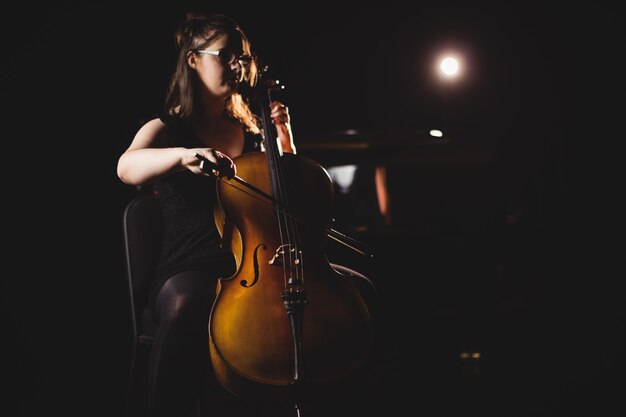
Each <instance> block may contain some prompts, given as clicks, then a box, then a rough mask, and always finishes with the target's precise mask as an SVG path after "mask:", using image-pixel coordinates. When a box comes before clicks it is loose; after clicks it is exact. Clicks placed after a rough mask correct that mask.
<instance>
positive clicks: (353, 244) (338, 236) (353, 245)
mask: <svg viewBox="0 0 626 417" xmlns="http://www.w3.org/2000/svg"><path fill="white" fill-rule="evenodd" d="M217 179H218V180H219V181H220V182H222V183H223V184H225V185H228V186H229V187H232V188H234V189H236V190H239V191H241V192H242V193H245V194H247V195H248V196H250V197H251V198H254V199H257V200H259V201H260V202H261V203H262V204H265V205H267V206H271V207H272V210H276V211H280V212H282V214H284V215H285V216H288V217H291V218H292V219H293V221H295V222H297V223H299V224H300V225H302V226H305V227H308V228H309V229H310V230H312V231H314V232H315V233H318V234H320V235H324V236H326V237H328V238H331V239H333V240H334V241H336V242H338V243H341V244H342V245H344V246H346V247H348V248H350V249H352V250H354V251H355V252H358V253H360V254H361V255H368V256H370V257H371V256H372V255H371V253H370V252H369V249H368V247H367V245H366V244H365V243H363V242H360V241H357V240H356V239H354V238H351V237H349V236H347V235H345V234H343V233H340V232H338V231H336V230H334V229H328V230H326V231H324V230H322V229H320V228H318V227H316V226H313V225H312V224H310V223H308V222H306V221H305V220H304V219H301V218H299V217H297V216H295V215H292V214H291V213H287V212H286V211H285V210H284V209H282V208H281V207H280V206H281V204H280V202H278V201H274V202H272V201H269V202H268V201H267V200H266V199H267V196H266V195H265V194H264V195H263V196H262V197H263V198H262V197H260V196H258V195H256V194H254V193H252V192H250V191H248V190H246V189H245V188H242V187H240V186H238V185H237V184H232V183H231V182H229V181H228V180H226V179H224V178H217ZM270 203H276V204H270ZM359 246H360V247H361V249H360V248H359Z"/></svg>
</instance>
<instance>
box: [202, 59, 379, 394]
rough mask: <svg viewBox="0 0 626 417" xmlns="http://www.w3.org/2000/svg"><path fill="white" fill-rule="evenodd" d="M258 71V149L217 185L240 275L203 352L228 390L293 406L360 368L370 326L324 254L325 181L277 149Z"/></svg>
mask: <svg viewBox="0 0 626 417" xmlns="http://www.w3.org/2000/svg"><path fill="white" fill-rule="evenodd" d="M265 72H266V69H265V70H264V71H262V72H261V77H260V79H259V81H258V82H257V85H256V88H255V94H256V99H257V100H258V103H259V108H260V110H261V114H262V116H263V117H262V126H263V130H262V131H263V136H264V145H265V151H260V152H252V153H246V154H243V155H240V156H239V157H236V158H235V159H234V161H235V164H236V166H237V176H235V177H234V178H231V179H226V178H221V179H220V180H219V181H218V182H217V192H218V205H219V213H221V215H218V216H216V219H217V220H216V221H217V222H219V220H220V219H222V220H223V224H218V229H219V230H220V232H221V234H222V240H223V242H225V244H226V245H227V246H229V248H230V249H231V251H232V252H233V253H234V255H235V259H236V264H237V271H236V272H235V274H234V275H232V276H231V277H227V278H220V280H219V282H218V289H217V296H216V299H215V302H214V304H213V306H212V309H211V315H210V318H209V352H210V359H211V363H212V365H213V368H214V371H215V375H216V378H217V380H218V382H219V383H220V384H221V385H222V386H223V387H224V388H226V390H227V391H229V392H231V393H232V394H234V395H235V396H237V397H240V398H252V399H257V400H258V399H276V398H278V399H292V400H294V401H296V402H297V401H298V398H301V396H302V395H303V394H304V395H307V394H308V393H315V392H316V389H317V388H319V387H324V386H326V385H327V384H330V383H333V382H340V381H342V380H343V379H344V378H346V377H348V376H350V375H351V374H353V373H354V372H355V371H356V370H358V369H359V368H360V367H361V366H362V365H363V364H364V363H365V362H366V360H367V358H368V356H369V354H370V351H371V349H372V344H373V328H372V323H371V318H370V313H369V311H368V307H367V305H366V304H365V302H364V299H363V298H362V297H361V295H360V294H359V291H358V290H357V288H356V286H355V284H354V282H353V281H352V279H351V278H350V277H349V276H347V275H344V274H342V273H340V272H338V271H337V270H336V269H334V268H333V267H332V265H331V264H330V263H329V260H328V258H327V256H326V253H325V237H326V236H330V237H333V234H332V233H330V231H331V229H329V225H330V224H331V223H332V213H331V206H332V199H333V184H332V180H331V179H330V176H329V175H328V172H327V171H326V170H325V169H324V168H323V167H322V166H320V165H319V164H317V163H316V162H315V161H313V160H311V159H308V158H306V157H303V156H299V155H296V154H290V153H284V154H283V153H282V152H281V151H280V149H279V147H278V143H277V140H276V138H275V137H273V136H272V134H271V132H272V131H274V130H275V129H273V125H272V123H271V119H270V116H269V114H268V113H269V112H268V110H267V109H269V104H270V102H271V98H270V92H271V91H272V90H274V89H277V87H278V83H277V82H276V81H274V80H270V79H267V78H266V77H265ZM242 178H245V180H242ZM242 184H244V185H246V187H241V185H242ZM250 190H252V191H250ZM322 230H323V231H326V233H320V231H322ZM336 235H337V234H335V235H334V236H335V237H334V238H336ZM295 392H297V394H294V393H295ZM294 397H298V398H294Z"/></svg>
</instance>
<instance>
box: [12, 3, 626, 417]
mask: <svg viewBox="0 0 626 417" xmlns="http://www.w3.org/2000/svg"><path fill="white" fill-rule="evenodd" d="M457 3H458V4H457ZM198 4H200V3H198V2H165V3H163V4H158V5H157V4H155V3H149V2H133V3H130V2H124V3H123V2H102V3H92V2H81V1H75V2H66V3H64V4H48V5H39V4H34V3H33V4H31V3H30V2H23V3H14V4H11V5H9V6H4V10H3V13H2V29H1V30H2V34H1V39H2V44H1V45H2V48H1V51H0V53H1V54H2V61H1V68H2V72H1V73H0V76H1V77H2V78H1V80H2V105H3V109H2V113H1V114H2V116H3V120H4V123H3V125H4V126H5V129H4V133H3V135H2V137H3V139H4V140H3V157H4V158H3V159H4V164H3V171H4V180H3V182H2V185H3V191H4V194H5V197H4V204H3V206H4V207H3V208H4V210H3V213H5V228H4V240H5V246H4V247H5V249H4V250H5V256H4V259H5V265H6V266H5V273H4V277H3V280H2V282H3V288H2V294H3V310H2V312H3V314H2V323H3V327H4V329H5V330H6V333H5V335H6V337H4V338H3V342H2V345H3V346H2V347H3V351H4V352H6V353H3V355H2V358H3V364H2V367H3V369H5V370H6V372H2V373H3V378H4V379H6V384H5V386H8V387H9V389H8V391H6V388H5V394H6V399H5V400H3V406H6V407H7V409H8V414H7V415H25V416H26V415H28V416H30V415H39V414H40V413H41V412H52V411H57V412H61V413H65V414H71V415H74V414H76V415H82V414H84V413H86V412H88V413H89V414H92V415H93V414H94V413H95V414H102V415H111V416H112V415H119V407H120V398H121V393H122V391H123V388H124V385H123V381H124V378H125V372H126V365H127V356H128V349H129V340H128V337H129V335H130V333H129V330H128V329H129V328H128V325H129V323H128V320H129V316H128V310H127V306H126V287H125V285H126V284H125V277H124V273H123V258H122V246H121V213H122V210H123V207H124V205H125V204H126V202H128V200H129V199H130V198H131V197H132V196H133V195H134V193H135V190H134V189H132V187H128V186H125V185H123V184H121V183H120V182H119V180H118V179H117V177H116V174H115V165H116V161H117V157H118V156H119V154H120V153H121V152H122V151H123V150H124V149H125V147H126V146H127V145H128V144H129V142H130V140H131V139H132V135H133V134H134V132H135V130H136V129H137V127H138V126H139V124H140V123H141V121H142V120H145V119H146V118H147V117H151V116H152V115H153V114H154V113H155V112H156V111H158V110H159V105H160V100H161V99H162V97H163V93H164V91H165V86H166V83H167V77H168V75H169V73H170V70H171V68H172V65H173V47H172V36H171V34H172V31H173V29H174V27H175V25H176V23H177V21H178V19H179V18H180V16H181V13H182V12H183V11H184V10H186V9H187V8H189V7H195V6H197V5H198ZM207 6H208V7H211V6H214V7H213V9H214V10H219V11H222V12H225V13H226V14H229V15H231V16H232V17H234V18H235V19H236V20H238V21H239V22H240V23H241V25H242V26H243V27H244V29H245V30H246V31H247V33H248V35H249V37H250V38H251V40H252V41H253V45H254V47H255V48H256V50H257V52H258V53H259V54H260V55H261V56H262V57H263V59H264V61H265V62H266V63H268V64H269V65H270V66H271V68H272V70H273V71H274V73H275V74H277V75H279V76H280V77H281V79H282V81H283V82H284V84H286V85H287V86H288V89H287V90H286V92H285V97H284V101H285V102H287V104H288V105H289V106H290V109H291V112H292V116H293V117H294V122H293V124H294V130H295V132H296V140H297V142H298V144H299V146H300V147H301V152H302V153H304V154H307V152H309V154H310V155H312V156H315V157H316V158H319V160H320V162H321V163H325V161H330V160H331V159H332V158H333V157H335V158H338V159H339V160H341V158H344V159H345V161H347V162H349V161H350V160H351V159H353V158H355V154H350V153H347V154H346V153H341V151H338V150H333V151H328V152H327V153H319V152H318V153H315V149H316V148H315V146H314V145H315V144H318V142H320V141H323V140H324V139H326V138H332V137H334V136H333V134H334V133H333V132H337V131H342V130H345V129H358V130H359V131H360V132H366V133H367V134H369V135H370V136H367V135H366V136H367V137H368V138H372V140H373V141H374V142H375V143H376V147H375V149H376V150H378V151H377V152H373V153H370V154H366V155H360V156H359V158H361V159H359V162H360V163H361V164H363V166H364V167H365V168H366V169H365V171H367V169H369V168H370V167H371V166H373V165H375V164H384V165H388V167H389V175H390V187H391V188H390V189H391V191H392V192H393V196H394V198H395V200H394V207H395V209H396V211H395V213H396V223H395V224H394V227H393V228H392V229H376V230H375V231H373V232H371V233H370V234H367V233H365V234H362V235H359V236H361V237H364V238H365V239H367V240H368V243H370V244H371V245H372V246H373V248H374V249H376V250H377V251H378V255H379V256H378V258H377V260H376V262H375V263H373V264H372V263H368V262H369V261H368V262H365V261H363V260H361V259H356V260H355V259H354V258H352V257H351V256H350V255H345V254H344V253H342V252H337V253H336V254H335V255H336V256H337V257H339V258H341V257H344V256H345V259H344V261H346V262H348V263H353V265H355V266H357V267H363V268H364V269H365V270H366V271H367V272H369V273H371V274H372V275H373V277H374V279H375V280H376V282H377V284H378V285H379V287H380V288H381V290H382V292H383V295H384V299H385V301H386V303H385V306H386V309H387V315H386V316H387V326H388V331H389V335H390V337H389V346H388V351H389V352H390V353H389V356H390V357H392V359H389V372H388V374H389V375H391V378H390V382H396V377H399V376H400V375H405V374H408V375H416V374H418V373H419V370H418V365H416V364H415V362H413V361H407V360H406V359H405V358H407V357H413V355H414V354H415V352H422V353H423V352H429V353H432V352H433V351H444V352H445V351H446V349H448V350H450V351H454V350H455V349H457V348H460V347H462V345H463V343H464V342H463V340H465V341H467V340H470V339H471V337H469V338H468V337H467V335H466V333H471V332H473V331H474V332H475V334H478V335H480V337H479V338H480V339H481V340H482V341H483V343H485V344H487V345H488V346H489V348H490V349H492V350H493V352H494V356H498V354H499V355H501V356H506V355H507V354H508V353H512V352H514V353H515V354H517V355H518V356H516V357H515V359H514V358H511V357H509V358H508V359H502V360H501V362H498V363H499V364H501V365H502V364H504V365H503V366H504V367H505V368H506V369H507V371H509V370H510V371H511V372H512V375H515V373H516V372H517V373H519V374H520V381H524V384H522V383H520V384H519V385H518V386H516V387H515V388H516V389H518V390H521V392H525V391H524V389H525V387H527V386H528V385H526V384H525V383H526V382H527V383H528V384H529V385H533V386H534V387H535V388H533V389H532V390H530V391H531V392H532V393H533V394H534V395H536V396H537V397H540V398H542V400H541V401H542V404H543V407H544V409H547V410H549V411H548V412H549V413H552V415H565V414H568V413H570V412H571V411H575V410H577V409H580V408H581V407H583V408H584V407H587V408H586V410H588V411H590V412H591V411H593V410H596V411H597V410H598V408H594V407H600V409H602V410H608V409H609V408H610V407H615V406H617V407H620V406H621V407H622V408H623V405H622V404H618V401H617V399H616V398H617V397H616V394H617V393H618V392H619V391H618V387H620V385H616V384H613V383H610V382H608V381H609V379H610V378H612V377H621V374H620V373H619V372H618V370H619V369H621V367H622V366H623V354H624V340H623V335H624V331H623V330H624V329H623V319H624V315H623V301H624V300H623V285H622V284H621V281H622V279H621V274H620V271H619V269H617V268H616V265H617V263H616V262H615V260H619V255H620V251H619V250H618V248H619V246H618V243H615V242H619V238H620V237H621V233H620V230H621V229H620V228H619V226H621V221H620V216H619V214H620V213H619V211H618V210H617V205H616V202H617V201H619V197H620V196H619V194H620V190H621V187H620V185H621V184H619V181H617V179H619V170H618V167H619V166H620V164H619V163H618V162H616V161H615V159H616V158H615V157H616V156H617V155H618V153H617V152H616V151H615V149H617V148H614V147H612V146H609V145H615V144H618V143H619V141H620V140H621V138H622V136H623V134H622V130H621V126H620V121H621V118H622V116H621V111H620V110H621V109H622V108H623V106H622V105H621V104H620V101H619V100H620V98H621V96H622V94H621V93H623V81H622V80H621V79H620V77H621V76H622V74H623V55H624V51H623V46H622V44H621V39H623V38H624V19H623V15H622V14H621V13H618V12H617V11H616V10H615V9H614V8H612V7H609V6H606V5H604V4H602V3H601V2H595V3H594V6H593V7H591V6H585V7H579V6H571V5H568V6H567V7H563V6H562V5H559V6H558V7H557V5H549V4H548V5H546V4H544V3H542V2H536V3H535V2H525V3H523V4H520V3H518V4H507V3H504V2H491V3H489V2H478V3H473V4H471V5H468V4H465V2H443V3H442V2H439V3H438V4H437V5H433V4H429V3H418V4H410V5H409V4H404V2H394V1H391V2H385V3H384V4H380V5H371V6H365V5H361V4H359V3H358V2H348V3H343V4H333V3H331V2H328V3H326V2H310V3H302V4H297V5H296V4H291V3H277V4H272V5H265V4H259V3H254V4H251V5H243V4H233V3H232V2H224V3H220V2H214V3H211V4H210V5H207ZM448 43H454V44H455V45H460V46H461V47H462V48H464V50H465V51H466V58H468V62H469V64H470V69H469V72H468V73H467V74H466V79H465V81H463V82H462V83H460V85H459V86H457V87H458V88H457V89H456V90H453V89H448V90H445V91H444V89H445V87H442V86H441V85H439V84H438V83H437V82H435V81H433V80H431V79H430V78H429V77H431V74H430V72H429V71H430V67H429V65H430V64H429V65H426V64H425V62H429V60H430V59H431V58H432V56H433V54H434V52H435V51H436V50H437V48H438V47H439V46H441V45H446V44H448ZM438 123H439V124H441V123H444V125H445V126H447V127H448V126H449V127H450V129H449V131H450V132H452V139H453V140H452V145H451V146H449V147H447V148H436V147H435V148H433V147H431V146H428V144H426V145H425V146H417V145H416V146H413V144H410V146H409V150H408V151H406V152H405V150H404V148H402V147H401V146H400V148H399V149H400V152H398V155H394V154H393V149H391V147H392V146H398V145H397V144H396V143H395V139H396V138H398V137H399V138H400V139H402V138H403V136H402V135H401V134H399V133H398V132H405V131H410V132H415V131H419V132H421V130H423V129H425V128H428V127H430V126H431V125H434V124H438ZM381 131H383V132H386V133H385V134H376V132H381ZM420 137H421V136H420ZM402 144H403V145H406V143H405V142H402ZM420 144H422V142H419V141H418V145H420ZM381 155H383V156H384V157H383V156H381ZM494 155H495V156H494ZM325 158H327V159H325ZM341 209H345V207H339V206H338V207H337V210H338V212H341V211H340V210H341ZM515 213H518V214H519V213H523V215H524V216H523V221H520V222H518V223H506V218H507V215H514V214H515ZM339 220H340V221H345V222H346V224H349V222H348V220H349V219H348V217H345V218H340V219H339ZM365 221H366V222H367V219H366V220H365ZM494 224H495V226H494ZM498 268H500V269H498ZM502 270H504V271H506V273H503V272H502ZM433 316H434V317H437V319H435V320H430V319H429V317H433ZM476 317H479V318H480V320H481V321H480V323H483V324H480V325H478V326H477V325H476V324H467V323H468V322H471V321H472V320H474V319H476ZM503 317H504V318H503ZM450 323H452V324H450ZM476 327H479V328H480V329H478V330H476ZM476 332H477V333H476ZM451 334H452V336H451ZM409 336H410V337H411V338H417V340H418V341H419V342H418V345H417V347H416V345H415V344H414V343H415V342H410V343H409V342H408V340H415V339H410V338H409ZM433 340H437V341H438V342H433ZM479 344H480V343H479ZM511 346H515V348H514V349H512V348H511ZM414 349H417V350H414ZM522 352H527V353H528V352H531V354H530V355H529V356H528V357H527V358H526V359H525V360H522V359H520V356H519V355H520V354H521V353H522ZM399 358H403V359H399ZM447 358H448V357H447V356H446V357H445V358H444V359H443V360H442V363H445V361H446V360H448V359H447ZM514 364H515V365H514ZM520 364H531V366H530V367H528V368H525V367H524V366H523V365H520ZM517 367H519V368H517ZM509 376H510V377H511V375H509ZM511 378H512V379H513V377H511ZM620 379H621V380H622V381H623V378H620ZM387 386H388V387H391V388H389V393H388V394H389V395H392V397H389V398H396V401H395V403H396V404H398V405H397V406H398V407H401V406H404V405H408V404H409V403H410V402H411V399H409V397H410V396H407V397H404V396H402V395H401V394H402V393H404V391H402V389H400V385H399V384H398V385H396V384H388V385H387ZM621 387H622V388H623V382H622V383H621ZM399 393H400V394H399ZM393 395H398V397H393ZM381 397H382V398H387V397H384V396H383V394H382V393H381ZM397 398H400V401H397ZM387 400H388V399H387ZM425 404H429V403H428V402H426V403H425ZM424 407H426V406H424ZM86 410H89V411H86Z"/></svg>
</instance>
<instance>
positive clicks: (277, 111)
mask: <svg viewBox="0 0 626 417" xmlns="http://www.w3.org/2000/svg"><path fill="white" fill-rule="evenodd" d="M270 111H271V113H270V118H271V119H272V123H274V126H276V132H277V133H278V140H279V141H280V145H281V147H282V149H283V151H284V152H289V153H295V152H296V147H295V145H294V142H293V133H292V131H291V123H290V122H291V117H290V116H289V108H288V107H287V106H285V105H284V104H283V103H281V102H280V101H273V102H272V103H271V104H270Z"/></svg>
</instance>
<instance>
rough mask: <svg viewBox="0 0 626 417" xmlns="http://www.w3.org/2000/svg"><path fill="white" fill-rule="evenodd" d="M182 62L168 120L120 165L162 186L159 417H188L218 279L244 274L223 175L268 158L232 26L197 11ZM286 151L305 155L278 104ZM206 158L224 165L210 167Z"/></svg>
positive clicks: (155, 408) (157, 121) (141, 134)
mask: <svg viewBox="0 0 626 417" xmlns="http://www.w3.org/2000/svg"><path fill="white" fill-rule="evenodd" d="M176 41H177V45H178V62H177V65H176V69H175V72H174V74H173V75H172V78H171V81H170V84H169V89H168V93H167V96H166V100H165V108H164V114H163V115H162V116H161V117H159V118H154V119H152V120H150V121H148V122H147V123H145V124H144V125H143V126H142V127H141V128H140V129H139V130H138V131H137V133H136V135H135V137H134V138H133V140H132V143H131V144H130V146H129V147H128V149H127V150H126V151H125V152H124V153H123V154H122V155H121V157H120V158H119V161H118V165H117V173H118V176H119V178H120V179H121V180H122V181H123V182H124V183H126V184H131V185H142V184H152V185H153V187H154V189H155V191H156V192H157V194H158V195H159V197H160V199H161V202H162V207H163V214H164V220H165V239H164V247H163V254H162V258H161V261H160V264H159V267H158V279H157V280H156V283H155V286H154V287H153V291H152V296H151V299H150V308H151V311H152V313H153V316H154V320H155V322H156V323H157V324H158V331H157V333H156V337H155V341H154V345H153V348H152V351H151V359H150V365H149V366H150V368H149V383H148V390H149V414H150V416H153V417H154V416H184V415H188V412H189V410H191V409H192V408H193V406H194V404H195V400H196V398H197V396H198V394H199V390H200V387H201V385H202V378H203V376H204V375H205V374H206V369H207V367H206V365H203V364H205V363H206V361H207V360H208V358H209V354H208V351H207V350H208V344H207V320H208V317H209V313H210V307H211V305H212V303H213V299H214V298H215V288H216V284H217V280H218V277H227V276H230V275H232V274H233V273H234V268H235V264H234V258H233V256H232V254H231V253H230V252H227V251H225V250H223V249H222V248H221V246H220V236H219V234H218V231H217V229H216V226H215V220H214V219H213V217H212V215H211V214H212V213H213V206H214V204H215V201H216V194H215V176H216V175H217V176H226V177H232V176H233V175H235V173H236V167H235V165H234V163H233V158H235V157H237V156H239V155H241V154H242V153H244V152H250V151H259V150H261V139H262V137H261V135H260V133H261V131H260V127H259V125H258V124H257V119H256V117H255V116H254V115H253V113H252V111H251V109H250V108H249V107H248V105H247V104H246V102H245V100H244V97H243V96H242V95H241V94H240V93H239V92H238V90H239V89H240V88H242V87H243V85H244V84H247V85H249V86H252V85H253V84H254V83H255V81H256V77H257V70H256V66H255V62H254V60H252V58H251V46H250V42H249V41H248V39H247V38H246V36H245V34H244V32H243V31H242V30H241V29H240V28H239V26H238V25H237V24H236V23H235V22H234V21H233V20H231V19H230V18H228V17H226V16H223V15H218V14H214V15H202V14H194V13H189V14H188V15H187V16H186V17H185V19H183V22H182V23H181V25H180V27H179V28H178V30H177V32H176ZM270 110H271V119H272V121H273V123H274V124H275V126H276V130H277V133H278V142H279V145H280V147H281V148H282V151H283V152H291V153H293V152H295V146H294V142H293V135H292V132H291V127H290V123H289V122H290V120H289V113H288V109H287V107H285V106H284V105H282V104H281V103H280V102H273V103H271V109H270ZM197 154H198V155H200V156H201V157H204V158H205V159H207V160H209V161H210V162H212V163H214V164H215V165H216V169H213V170H211V169H206V167H204V166H203V165H202V158H199V157H198V156H197Z"/></svg>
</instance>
